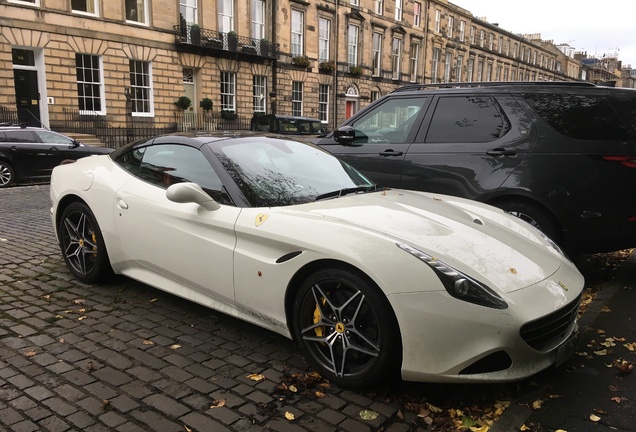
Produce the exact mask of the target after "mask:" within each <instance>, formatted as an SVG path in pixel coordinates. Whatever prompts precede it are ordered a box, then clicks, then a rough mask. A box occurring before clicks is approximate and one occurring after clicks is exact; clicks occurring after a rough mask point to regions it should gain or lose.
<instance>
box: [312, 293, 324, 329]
mask: <svg viewBox="0 0 636 432" xmlns="http://www.w3.org/2000/svg"><path fill="white" fill-rule="evenodd" d="M320 301H321V302H322V304H323V306H324V305H325V304H327V299H326V298H324V297H323V298H321V299H320ZM320 318H322V316H321V315H320V308H319V307H318V305H317V304H316V309H314V324H317V323H319V322H320ZM314 332H316V336H318V337H322V336H323V335H324V334H325V328H324V327H323V326H320V327H316V328H315V329H314Z"/></svg>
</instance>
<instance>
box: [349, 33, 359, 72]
mask: <svg viewBox="0 0 636 432" xmlns="http://www.w3.org/2000/svg"><path fill="white" fill-rule="evenodd" d="M359 31H360V27H358V26H356V25H353V24H349V27H348V28H347V63H348V64H349V66H358V33H359Z"/></svg>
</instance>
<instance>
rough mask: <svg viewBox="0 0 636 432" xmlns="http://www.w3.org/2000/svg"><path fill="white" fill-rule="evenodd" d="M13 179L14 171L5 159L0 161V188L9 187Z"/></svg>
mask: <svg viewBox="0 0 636 432" xmlns="http://www.w3.org/2000/svg"><path fill="white" fill-rule="evenodd" d="M14 181H15V173H14V172H13V168H11V165H9V164H8V163H6V162H5V161H0V188H3V187H9V186H11V185H12V184H13V182H14Z"/></svg>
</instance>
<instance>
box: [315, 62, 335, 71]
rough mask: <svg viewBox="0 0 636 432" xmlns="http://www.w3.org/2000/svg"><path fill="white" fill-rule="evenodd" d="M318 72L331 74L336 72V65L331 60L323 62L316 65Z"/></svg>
mask: <svg viewBox="0 0 636 432" xmlns="http://www.w3.org/2000/svg"><path fill="white" fill-rule="evenodd" d="M318 70H319V71H321V72H329V73H331V72H333V71H334V70H336V63H335V62H334V61H333V60H327V61H324V62H320V64H319V65H318Z"/></svg>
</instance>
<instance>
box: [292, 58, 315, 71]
mask: <svg viewBox="0 0 636 432" xmlns="http://www.w3.org/2000/svg"><path fill="white" fill-rule="evenodd" d="M292 63H293V64H295V65H296V66H300V67H304V68H306V67H309V65H310V64H311V61H310V60H309V57H307V56H296V57H292Z"/></svg>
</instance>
